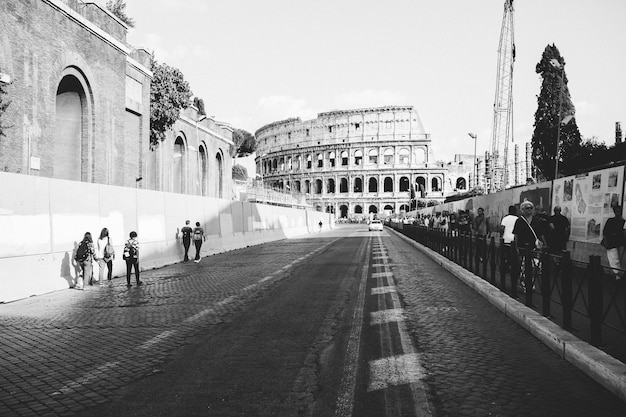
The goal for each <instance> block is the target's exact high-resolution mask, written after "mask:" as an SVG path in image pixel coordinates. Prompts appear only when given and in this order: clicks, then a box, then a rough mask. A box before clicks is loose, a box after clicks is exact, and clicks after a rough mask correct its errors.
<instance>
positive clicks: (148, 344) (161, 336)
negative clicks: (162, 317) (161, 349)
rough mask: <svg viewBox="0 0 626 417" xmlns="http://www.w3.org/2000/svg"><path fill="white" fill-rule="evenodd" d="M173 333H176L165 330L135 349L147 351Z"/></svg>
mask: <svg viewBox="0 0 626 417" xmlns="http://www.w3.org/2000/svg"><path fill="white" fill-rule="evenodd" d="M174 333H176V330H166V331H164V332H162V333H160V334H158V335H156V336H154V337H153V338H152V339H150V340H148V341H147V342H144V343H143V344H141V345H139V346H138V347H137V349H148V348H150V347H152V346H153V345H156V344H157V343H159V342H160V341H161V340H164V339H167V338H168V337H170V336H172V335H173V334H174Z"/></svg>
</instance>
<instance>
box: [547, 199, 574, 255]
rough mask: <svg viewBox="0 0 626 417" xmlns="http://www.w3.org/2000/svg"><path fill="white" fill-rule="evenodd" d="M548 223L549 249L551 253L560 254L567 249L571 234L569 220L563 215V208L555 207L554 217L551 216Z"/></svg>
mask: <svg viewBox="0 0 626 417" xmlns="http://www.w3.org/2000/svg"><path fill="white" fill-rule="evenodd" d="M548 221H549V225H550V230H549V235H548V249H549V250H550V253H553V254H560V253H561V252H563V251H564V250H565V249H566V248H567V241H568V240H569V234H570V223H569V220H567V217H565V216H564V215H562V214H561V206H555V207H554V215H552V216H550V218H549V219H548Z"/></svg>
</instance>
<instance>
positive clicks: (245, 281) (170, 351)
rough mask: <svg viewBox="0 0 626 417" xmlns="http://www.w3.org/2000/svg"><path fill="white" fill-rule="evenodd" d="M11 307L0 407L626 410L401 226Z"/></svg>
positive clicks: (130, 411)
mask: <svg viewBox="0 0 626 417" xmlns="http://www.w3.org/2000/svg"><path fill="white" fill-rule="evenodd" d="M142 280H143V281H144V283H145V284H144V285H143V286H141V287H132V288H130V289H128V288H126V286H125V279H115V280H114V281H113V283H111V284H107V285H106V286H104V287H90V288H88V289H87V290H86V291H84V292H83V291H75V290H67V291H61V292H57V293H53V294H49V295H46V296H41V297H34V298H32V299H28V300H23V301H20V302H16V303H11V304H7V305H0V331H1V332H2V336H3V337H2V338H1V339H0V353H1V356H0V369H2V372H1V373H0V416H2V417H5V416H13V415H15V416H40V415H59V416H76V415H78V416H116V417H119V416H122V417H123V416H281V417H282V416H311V417H318V416H319V417H322V416H323V417H326V416H335V417H343V416H346V417H347V416H355V417H374V416H386V417H393V416H437V417H440V416H451V417H456V416H568V417H571V416H622V415H624V416H626V406H625V404H624V403H622V402H621V401H620V400H619V399H617V398H616V397H615V396H613V395H612V394H610V393H609V392H608V391H606V390H605V389H604V388H602V387H601V386H599V385H598V384H596V383H595V382H594V381H592V380H591V379H590V378H588V377H587V376H586V375H584V374H582V373H581V372H580V371H578V370H577V369H575V368H573V367H572V365H570V364H569V363H567V362H565V361H563V360H561V359H560V358H559V357H558V356H557V355H556V354H554V353H553V352H552V351H551V350H549V349H548V348H547V347H545V346H544V345H543V344H541V343H540V342H539V341H537V340H536V339H534V338H533V337H532V336H531V335H530V334H529V333H527V332H526V331H525V330H523V329H522V328H520V327H519V326H517V325H516V324H515V323H513V322H512V321H510V320H509V319H508V318H506V317H505V316H504V315H502V314H501V313H500V312H499V311H498V310H497V309H495V308H494V307H493V306H491V305H490V304H489V303H488V302H486V301H485V300H484V299H482V298H481V297H480V296H478V295H477V294H476V293H475V292H474V291H473V290H471V289H470V288H468V287H467V286H465V285H464V284H463V283H461V282H460V281H459V280H458V279H456V278H455V277H454V276H452V275H451V274H450V273H448V272H447V271H445V270H444V269H442V268H441V267H440V266H439V265H437V264H436V263H435V262H433V261H432V260H431V259H430V258H428V257H426V256H424V255H422V254H421V253H420V252H419V251H417V250H416V249H415V248H414V247H412V246H411V245H409V244H407V243H406V242H405V241H404V240H403V239H401V238H399V237H398V236H397V235H395V234H394V233H393V232H390V231H388V230H385V231H383V232H369V231H367V227H366V226H364V225H345V226H340V227H339V228H337V229H335V230H333V231H330V232H324V233H319V234H315V235H311V236H307V237H305V238H299V239H291V240H284V241H280V242H274V243H271V244H266V245H260V246H256V247H250V248H246V249H242V250H238V251H232V252H228V253H224V254H220V255H215V256H212V257H208V258H205V259H203V260H202V262H200V263H199V264H196V263H193V262H191V263H181V264H176V265H171V266H168V267H165V268H161V269H158V270H153V271H146V272H145V273H142Z"/></svg>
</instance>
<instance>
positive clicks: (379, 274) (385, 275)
mask: <svg viewBox="0 0 626 417" xmlns="http://www.w3.org/2000/svg"><path fill="white" fill-rule="evenodd" d="M391 277H393V273H391V272H387V271H385V272H374V273H372V278H374V279H376V278H391Z"/></svg>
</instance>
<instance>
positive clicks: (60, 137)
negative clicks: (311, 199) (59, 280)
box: [0, 0, 232, 197]
mask: <svg viewBox="0 0 626 417" xmlns="http://www.w3.org/2000/svg"><path fill="white" fill-rule="evenodd" d="M127 30H128V28H127V26H126V25H125V24H124V23H123V22H122V21H120V20H119V19H118V18H117V17H115V16H114V15H113V14H111V13H110V12H109V11H107V10H106V9H104V8H103V7H101V6H100V5H99V4H98V3H96V2H92V1H81V0H3V1H2V2H0V74H3V76H2V78H1V79H4V80H5V81H7V80H10V84H9V85H7V86H6V89H7V91H8V99H9V100H11V105H10V106H9V108H8V110H7V112H6V113H5V114H4V115H3V116H2V123H3V125H4V126H9V128H8V129H5V134H6V136H4V137H0V170H3V171H7V172H18V173H22V174H28V175H40V176H44V177H50V178H57V179H65V180H73V181H82V182H92V183H100V184H109V185H118V186H125V187H140V188H149V189H154V190H162V191H173V192H181V193H189V194H198V195H209V196H222V195H224V196H226V197H230V187H231V181H230V169H231V166H232V162H231V159H230V157H229V153H228V149H229V147H230V146H231V145H232V129H231V128H230V127H229V126H227V125H225V124H220V123H218V122H215V121H214V120H212V119H210V118H208V119H204V120H201V119H202V118H201V117H199V115H198V114H197V113H198V112H197V109H195V108H194V107H191V108H189V109H187V110H186V111H185V112H184V114H183V116H181V118H180V120H179V121H178V122H177V123H176V125H175V126H174V127H173V129H172V131H170V132H168V136H167V139H166V140H165V141H164V142H163V143H162V144H160V146H158V147H157V148H156V149H151V147H150V141H149V132H150V81H151V78H152V73H151V71H150V62H151V61H150V60H151V56H150V54H149V53H148V52H147V51H145V50H143V49H135V48H133V47H132V46H130V45H128V43H127V42H126V33H127ZM203 175H204V177H203ZM218 182H219V183H218Z"/></svg>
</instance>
